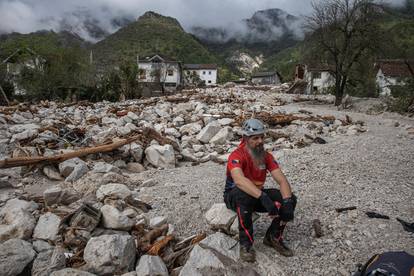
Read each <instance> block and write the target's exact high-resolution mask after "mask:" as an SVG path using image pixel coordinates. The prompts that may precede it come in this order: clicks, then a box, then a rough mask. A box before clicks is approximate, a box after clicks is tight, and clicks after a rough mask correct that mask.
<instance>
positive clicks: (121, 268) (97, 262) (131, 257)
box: [84, 235, 135, 275]
mask: <svg viewBox="0 0 414 276" xmlns="http://www.w3.org/2000/svg"><path fill="white" fill-rule="evenodd" d="M84 260H85V262H86V265H87V267H88V271H91V272H93V273H96V274H99V275H108V274H111V275H113V274H115V273H117V274H121V273H126V272H128V271H130V270H132V269H133V267H134V263H135V242H134V239H133V238H132V236H129V235H103V236H99V237H96V238H91V239H90V240H89V241H88V244H87V245H86V247H85V251H84Z"/></svg>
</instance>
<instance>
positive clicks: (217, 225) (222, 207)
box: [205, 203, 237, 232]
mask: <svg viewBox="0 0 414 276" xmlns="http://www.w3.org/2000/svg"><path fill="white" fill-rule="evenodd" d="M236 217H237V214H236V213H235V212H233V211H232V210H230V209H228V208H227V207H226V204H224V203H216V204H214V205H213V206H212V207H211V208H210V210H208V211H207V213H206V214H205V218H206V220H207V222H208V224H210V226H211V227H212V228H213V229H221V230H224V231H226V232H228V231H229V229H230V226H231V225H232V223H233V222H234V220H235V219H236Z"/></svg>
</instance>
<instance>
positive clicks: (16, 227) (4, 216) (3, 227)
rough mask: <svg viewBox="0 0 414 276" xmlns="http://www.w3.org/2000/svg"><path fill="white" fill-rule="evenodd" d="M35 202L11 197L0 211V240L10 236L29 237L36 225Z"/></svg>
mask: <svg viewBox="0 0 414 276" xmlns="http://www.w3.org/2000/svg"><path fill="white" fill-rule="evenodd" d="M37 208H38V205H37V204H36V203H35V202H28V201H24V200H19V199H11V200H9V201H7V203H6V205H5V206H4V207H3V208H2V209H1V211H0V242H1V241H5V240H8V239H12V238H19V239H30V238H31V237H32V232H33V229H34V228H35V225H36V219H35V218H34V216H33V215H32V212H33V211H34V210H36V209H37Z"/></svg>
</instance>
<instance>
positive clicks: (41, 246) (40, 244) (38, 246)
mask: <svg viewBox="0 0 414 276" xmlns="http://www.w3.org/2000/svg"><path fill="white" fill-rule="evenodd" d="M33 248H34V250H35V251H36V252H37V253H40V252H43V251H49V250H53V246H52V245H50V244H49V243H48V242H47V241H42V240H35V241H33Z"/></svg>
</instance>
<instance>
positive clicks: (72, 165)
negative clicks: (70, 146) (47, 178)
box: [59, 157, 88, 182]
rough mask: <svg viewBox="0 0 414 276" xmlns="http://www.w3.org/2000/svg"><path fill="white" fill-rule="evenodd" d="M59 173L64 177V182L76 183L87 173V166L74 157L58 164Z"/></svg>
mask: <svg viewBox="0 0 414 276" xmlns="http://www.w3.org/2000/svg"><path fill="white" fill-rule="evenodd" d="M59 171H60V174H61V175H63V176H64V177H66V179H65V181H68V182H69V181H76V180H78V179H79V178H81V177H82V176H83V175H84V174H86V173H87V172H88V166H87V164H86V163H85V161H83V160H82V159H80V158H78V157H76V158H72V159H69V160H66V161H63V162H62V163H60V164H59Z"/></svg>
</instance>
